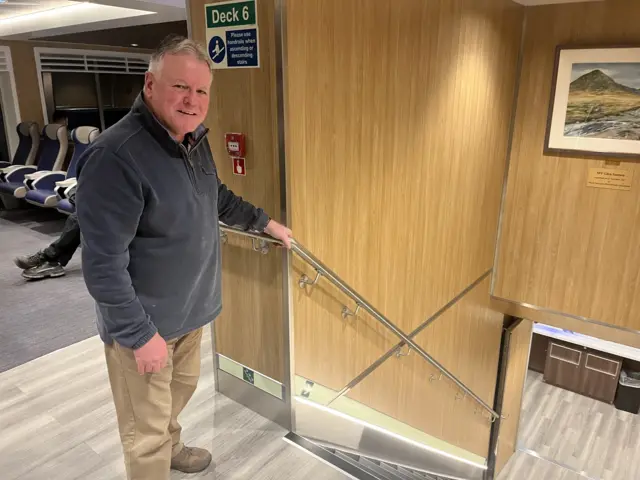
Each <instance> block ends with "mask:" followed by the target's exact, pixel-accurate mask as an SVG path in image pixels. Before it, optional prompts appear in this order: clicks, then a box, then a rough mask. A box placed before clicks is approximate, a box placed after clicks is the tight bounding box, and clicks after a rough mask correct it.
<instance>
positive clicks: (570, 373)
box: [544, 340, 584, 393]
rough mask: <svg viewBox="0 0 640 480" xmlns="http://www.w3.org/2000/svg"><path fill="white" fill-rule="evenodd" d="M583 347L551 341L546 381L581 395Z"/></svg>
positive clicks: (545, 370) (545, 373)
mask: <svg viewBox="0 0 640 480" xmlns="http://www.w3.org/2000/svg"><path fill="white" fill-rule="evenodd" d="M583 353H584V352H583V347H580V346H577V345H570V344H569V345H568V344H565V343H561V342H557V341H555V340H551V341H550V342H549V348H548V349H547V361H546V364H545V367H544V381H545V382H547V383H550V384H551V385H556V386H558V387H562V388H566V389H567V390H571V391H573V392H578V393H580V385H581V382H582V362H583V358H582V357H583Z"/></svg>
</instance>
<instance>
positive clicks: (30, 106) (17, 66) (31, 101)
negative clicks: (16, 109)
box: [0, 41, 44, 126]
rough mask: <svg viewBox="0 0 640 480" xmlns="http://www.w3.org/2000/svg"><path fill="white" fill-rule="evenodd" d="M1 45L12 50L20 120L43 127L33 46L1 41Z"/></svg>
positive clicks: (24, 43)
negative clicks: (32, 122) (36, 123)
mask: <svg viewBox="0 0 640 480" xmlns="http://www.w3.org/2000/svg"><path fill="white" fill-rule="evenodd" d="M0 45H7V46H9V48H10V49H11V58H12V60H13V74H14V76H15V78H16V92H17V94H18V105H19V106H20V117H21V118H20V120H21V121H27V120H29V121H34V122H38V125H40V126H43V125H44V115H43V112H42V102H41V100H40V87H39V86H38V72H37V70H36V60H35V57H34V54H33V45H31V44H30V43H29V42H13V41H12V42H7V41H0Z"/></svg>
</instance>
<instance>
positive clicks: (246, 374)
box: [242, 367, 253, 385]
mask: <svg viewBox="0 0 640 480" xmlns="http://www.w3.org/2000/svg"><path fill="white" fill-rule="evenodd" d="M242 378H243V380H244V381H245V382H248V383H250V384H251V385H253V370H249V369H248V368H247V367H242Z"/></svg>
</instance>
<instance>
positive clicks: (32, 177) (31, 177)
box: [24, 170, 51, 180]
mask: <svg viewBox="0 0 640 480" xmlns="http://www.w3.org/2000/svg"><path fill="white" fill-rule="evenodd" d="M47 173H51V170H39V171H37V172H33V173H27V174H26V175H25V176H24V178H25V180H35V179H36V178H39V177H41V176H42V175H46V174H47Z"/></svg>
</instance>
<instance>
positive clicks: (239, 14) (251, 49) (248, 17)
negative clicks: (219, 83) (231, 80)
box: [204, 0, 260, 69]
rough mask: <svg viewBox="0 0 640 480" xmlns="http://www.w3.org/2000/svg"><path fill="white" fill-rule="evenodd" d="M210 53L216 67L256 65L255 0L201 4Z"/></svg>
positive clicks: (257, 62) (257, 53)
mask: <svg viewBox="0 0 640 480" xmlns="http://www.w3.org/2000/svg"><path fill="white" fill-rule="evenodd" d="M204 13H205V18H206V22H207V25H206V26H207V29H206V36H207V48H208V50H209V56H210V57H211V60H212V61H213V67H214V68H216V69H226V68H258V67H259V66H260V50H259V48H258V12H257V10H256V0H239V1H232V2H219V3H210V4H208V5H205V6H204Z"/></svg>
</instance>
